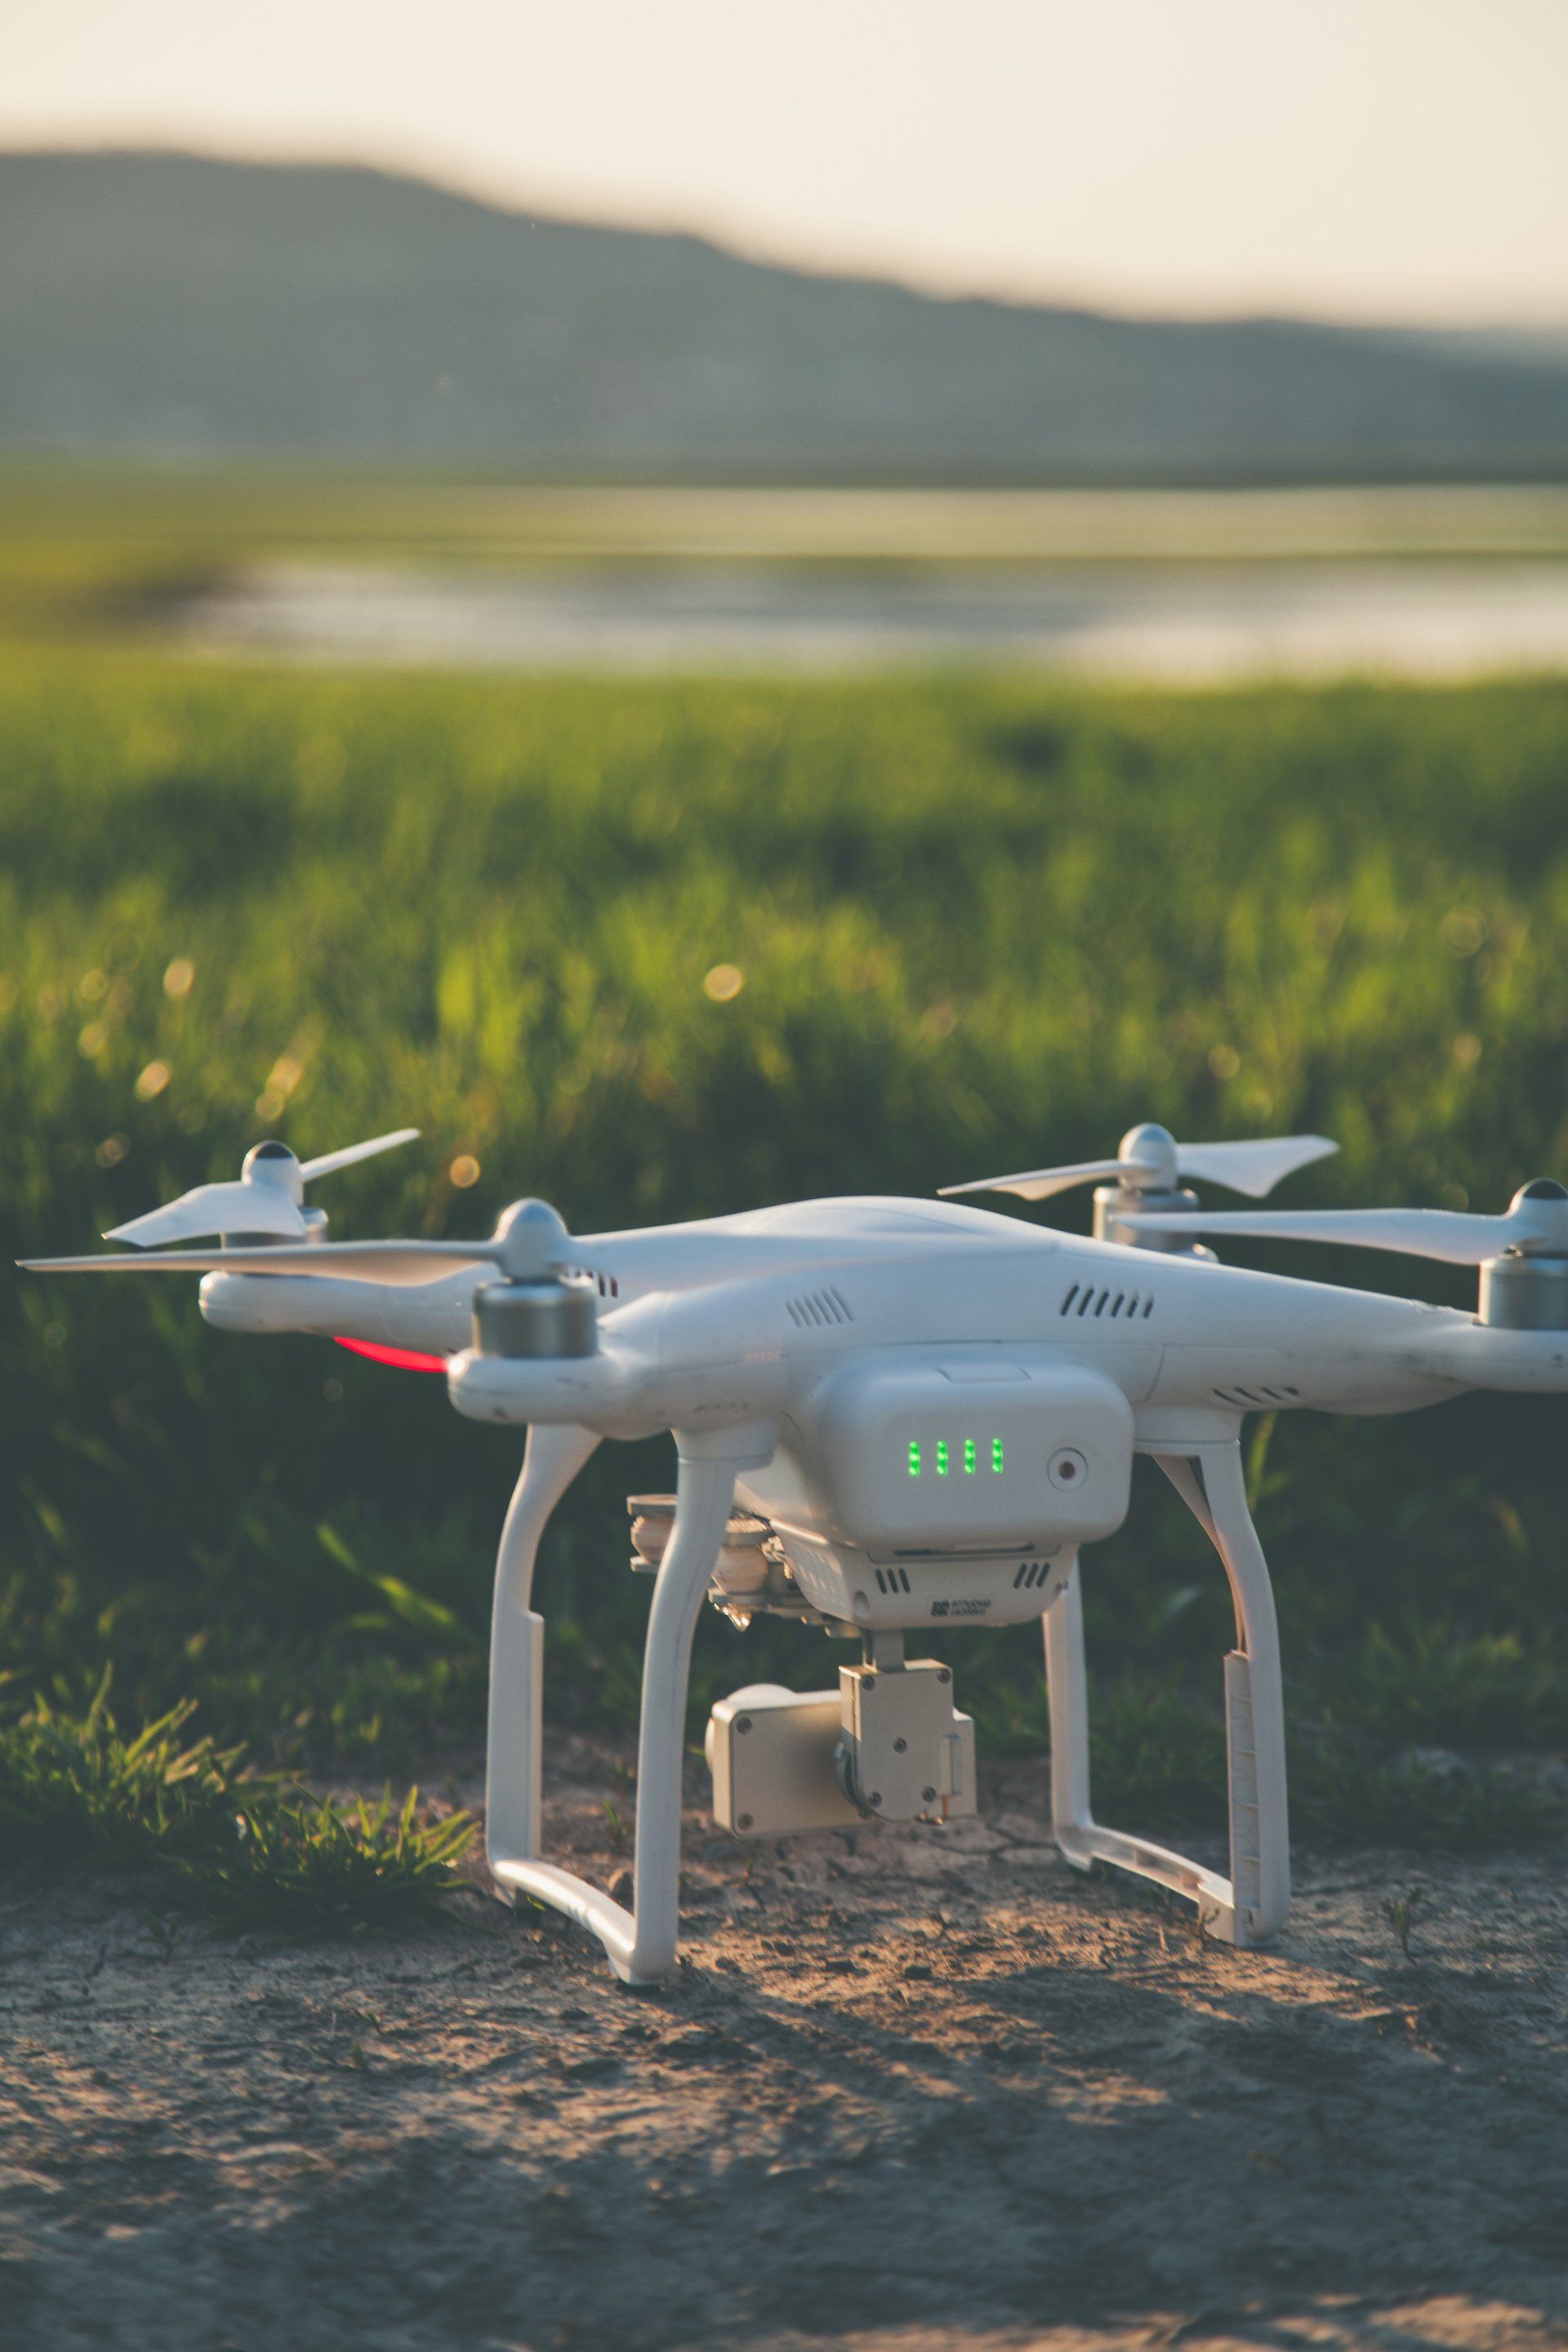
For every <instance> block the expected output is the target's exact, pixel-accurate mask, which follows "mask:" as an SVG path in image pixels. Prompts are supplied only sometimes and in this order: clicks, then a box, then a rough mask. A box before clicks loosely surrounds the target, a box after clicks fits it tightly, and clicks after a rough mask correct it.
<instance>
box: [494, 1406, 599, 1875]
mask: <svg viewBox="0 0 1568 2352" xmlns="http://www.w3.org/2000/svg"><path fill="white" fill-rule="evenodd" d="M598 1443H599V1441H598V1438H597V1437H596V1436H595V1433H594V1432H593V1431H592V1430H589V1429H544V1428H540V1429H531V1430H530V1431H529V1433H528V1444H527V1447H526V1449H525V1451H524V1454H523V1457H522V1475H521V1477H520V1478H519V1480H518V1482H517V1486H516V1489H515V1491H514V1492H513V1495H512V1498H511V1507H510V1510H509V1511H508V1512H507V1515H506V1524H505V1525H504V1527H503V1528H501V1536H500V1551H499V1552H498V1553H497V1554H496V1591H495V1605H494V1609H493V1611H492V1613H491V1618H490V1704H489V1752H488V1755H487V1758H486V1769H485V1847H486V1852H487V1854H488V1857H489V1864H490V1868H491V1870H492V1872H493V1871H494V1870H495V1869H496V1865H497V1864H498V1863H499V1862H501V1861H503V1860H511V1861H514V1862H515V1861H525V1860H527V1859H529V1858H530V1857H531V1856H532V1855H534V1854H536V1853H538V1852H539V1801H540V1792H541V1781H542V1756H543V1738H544V1620H543V1618H542V1617H541V1616H539V1615H538V1614H537V1613H536V1612H535V1611H534V1610H533V1609H532V1608H531V1605H530V1604H531V1600H532V1596H533V1566H534V1562H535V1560H536V1559H538V1557H539V1539H540V1538H541V1537H542V1535H543V1533H544V1529H545V1527H546V1525H547V1524H548V1522H549V1518H550V1514H551V1512H552V1510H553V1509H554V1508H555V1506H556V1504H557V1503H558V1502H559V1501H560V1500H561V1497H562V1496H563V1494H564V1493H565V1492H566V1489H567V1487H568V1486H570V1485H571V1484H572V1481H573V1479H574V1477H575V1476H576V1475H577V1473H578V1471H579V1470H581V1468H582V1467H583V1465H584V1462H586V1460H587V1459H588V1456H589V1455H590V1454H592V1453H593V1451H594V1448H595V1446H596V1445H597V1444H598Z"/></svg>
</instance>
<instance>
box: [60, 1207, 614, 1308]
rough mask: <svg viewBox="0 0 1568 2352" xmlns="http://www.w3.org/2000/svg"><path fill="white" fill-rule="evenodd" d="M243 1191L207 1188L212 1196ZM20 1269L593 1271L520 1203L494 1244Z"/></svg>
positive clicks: (397, 1274)
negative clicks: (478, 1268)
mask: <svg viewBox="0 0 1568 2352" xmlns="http://www.w3.org/2000/svg"><path fill="white" fill-rule="evenodd" d="M239 1189H240V1188H239V1187H238V1186H237V1185H212V1186H208V1187H204V1190H208V1191H212V1192H237V1191H238V1190H239ZM177 1205H178V1204H177V1203H176V1206H177ZM251 1230H252V1231H255V1230H256V1228H255V1227H252V1228H251ZM16 1262H17V1264H18V1265H20V1266H21V1267H23V1268H24V1270H25V1271H26V1272H27V1273H29V1274H264V1275H284V1274H307V1275H339V1276H342V1277H343V1278H344V1279H345V1280H347V1281H349V1282H382V1283H390V1284H392V1285H393V1286H395V1287H397V1288H399V1289H405V1288H412V1287H415V1286H417V1285H418V1284H420V1283H425V1282H438V1281H439V1280H440V1278H441V1276H443V1275H446V1274H452V1273H454V1272H455V1271H456V1270H457V1269H458V1267H459V1266H465V1265H493V1266H495V1267H497V1268H498V1269H499V1271H500V1275H501V1276H502V1279H503V1280H504V1281H507V1282H521V1283H528V1282H541V1281H545V1280H548V1279H549V1278H550V1277H551V1276H558V1275H560V1274H562V1273H563V1272H566V1271H571V1272H574V1273H584V1272H588V1271H590V1270H591V1269H589V1268H586V1267H584V1264H583V1261H582V1257H581V1255H580V1254H579V1245H578V1244H577V1243H576V1242H575V1241H574V1239H573V1237H572V1235H571V1234H569V1233H568V1232H567V1230H566V1227H565V1225H564V1224H563V1222H562V1220H561V1218H560V1217H559V1216H558V1215H557V1214H556V1213H555V1211H554V1210H553V1209H552V1208H551V1207H549V1206H548V1204H547V1203H546V1202H543V1201H514V1202H512V1204H511V1206H510V1209H506V1210H504V1211H503V1212H502V1213H501V1216H500V1221H499V1223H497V1226H496V1229H495V1232H494V1234H492V1235H491V1236H490V1238H489V1240H488V1241H472V1242H407V1241H396V1242H307V1243H304V1244H301V1245H300V1246H299V1247H298V1248H290V1247H289V1244H287V1242H284V1243H279V1244H268V1245H266V1246H265V1247H263V1248H260V1249H223V1248H219V1249H194V1250H155V1251H153V1252H152V1253H151V1254H150V1255H146V1256H141V1255H134V1256H133V1255H130V1254H129V1253H128V1254H127V1255H123V1256H120V1255H108V1256H106V1255H102V1254H101V1253H100V1254H99V1255H95V1256H92V1257H30V1258H29V1257H25V1258H18V1260H17V1261H16Z"/></svg>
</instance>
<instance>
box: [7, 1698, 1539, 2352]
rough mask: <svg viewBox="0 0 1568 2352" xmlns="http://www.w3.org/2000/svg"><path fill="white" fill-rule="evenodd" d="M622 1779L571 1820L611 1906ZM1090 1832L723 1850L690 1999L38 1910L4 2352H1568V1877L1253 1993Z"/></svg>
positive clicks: (1356, 1927) (500, 1941) (540, 1931)
mask: <svg viewBox="0 0 1568 2352" xmlns="http://www.w3.org/2000/svg"><path fill="white" fill-rule="evenodd" d="M615 1764H616V1759H615V1758H614V1757H613V1756H612V1755H611V1753H610V1752H609V1751H608V1750H606V1749H604V1748H591V1747H589V1746H587V1745H586V1744H584V1743H577V1744H568V1746H567V1748H566V1749H565V1752H564V1754H563V1759H562V1761H561V1769H559V1770H558V1774H557V1783H556V1786H557V1794H556V1797H555V1799H554V1801H553V1802H552V1806H551V1809H550V1811H551V1816H552V1819H551V1835H552V1841H553V1843H554V1844H555V1845H556V1846H557V1847H563V1848H566V1849H569V1850H572V1851H574V1853H575V1854H576V1856H577V1858H578V1863H579V1866H580V1867H582V1868H584V1869H585V1870H587V1871H589V1872H590V1873H591V1874H596V1875H599V1876H601V1877H607V1876H608V1875H609V1874H610V1873H611V1872H613V1871H614V1870H615V1869H616V1867H617V1866H618V1865H619V1863H620V1861H621V1857H620V1856H619V1855H617V1854H616V1853H615V1852H613V1851H612V1850H611V1845H610V1830H611V1826H612V1825H611V1823H610V1822H608V1821H607V1819H606V1816H605V1811H604V1809H603V1807H604V1800H605V1797H606V1796H612V1797H614V1798H616V1800H617V1801H618V1802H620V1803H621V1805H622V1807H623V1809H624V1810H627V1811H629V1805H628V1804H627V1802H626V1793H625V1782H624V1780H619V1779H616V1777H615V1776H614V1767H615ZM698 1777H699V1776H696V1775H694V1778H693V1783H692V1796H693V1799H694V1801H695V1800H696V1799H697V1798H698V1794H699V1789H698ZM1044 1798H1045V1788H1044V1767H1043V1766H1041V1765H1037V1764H1026V1765H1017V1766H1005V1767H1003V1768H1000V1769H997V1770H995V1771H994V1772H993V1773H992V1774H991V1775H990V1777H989V1782H988V1787H987V1790H986V1793H985V1800H984V1816H983V1818H982V1819H981V1820H980V1821H978V1822H968V1823H964V1824H962V1825H958V1826H955V1827H954V1828H953V1829H952V1830H950V1831H947V1832H893V1831H889V1830H886V1829H880V1828H877V1829H868V1830H866V1831H864V1832H853V1833H834V1834H825V1835H822V1836H819V1837H814V1838H803V1839H798V1840H795V1841H793V1842H791V1843H788V1844H785V1845H779V1846H774V1845H768V1846H765V1847H762V1848H758V1849H752V1848H749V1847H747V1846H745V1845H743V1844H741V1843H736V1842H733V1841H731V1840H728V1839H721V1838H718V1837H716V1836H715V1835H714V1834H713V1832H712V1831H711V1829H710V1826H709V1825H708V1824H707V1822H706V1821H705V1819H704V1817H703V1816H702V1815H701V1814H700V1812H699V1811H697V1810H696V1809H695V1804H694V1810H693V1812H692V1814H691V1817H690V1819H689V1840H688V1854H689V1872H688V1885H687V1894H686V1928H687V1941H686V1944H685V1958H684V1962H683V1965H682V1967H681V1969H680V1970H679V1976H678V1978H677V1979H676V1980H675V1981H674V1982H673V1983H672V1984H671V1985H670V1986H669V1987H668V1989H667V1990H663V1991H661V1992H658V1993H655V1994H641V1995H637V1994H630V1993H627V1992H626V1991H624V1990H621V1989H620V1988H619V1987H618V1986H616V1984H615V1983H614V1982H613V1980H612V1979H611V1978H610V1975H609V1972H608V1970H607V1969H606V1968H605V1965H604V1962H603V1960H602V1958H601V1957H600V1955H599V1952H598V1948H597V1946H596V1945H595V1944H593V1943H592V1942H590V1941H589V1939H588V1938H586V1937H584V1936H583V1935H582V1934H580V1933H579V1932H578V1931H576V1930H574V1929H573V1928H571V1927H568V1926H567V1925H566V1924H565V1923H564V1922H563V1921H560V1920H558V1919H556V1918H555V1917H554V1916H552V1915H546V1914H543V1913H542V1912H539V1911H536V1910H533V1909H531V1908H529V1909H525V1910H523V1911H521V1912H515V1913H514V1912H510V1911H508V1910H506V1909H504V1908H503V1907H502V1906H500V1905H499V1904H496V1903H493V1902H489V1901H487V1900H484V1899H482V1898H481V1897H480V1896H479V1895H477V1894H476V1895H467V1896H462V1897H459V1898H458V1899H457V1900H456V1901H455V1902H454V1903H453V1905H452V1909H451V1918H450V1921H449V1923H448V1924H447V1925H446V1926H444V1927H437V1928H432V1929H429V1930H425V1931H421V1932H419V1933H418V1934H416V1935H413V1936H410V1937H404V1938H401V1939H397V1940H377V1941H371V1940H366V1941H364V1942H362V1943H358V1944H349V1945H331V1946H319V1947H315V1948H300V1947H286V1946H279V1945H273V1944H269V1943H268V1942H266V1941H264V1940H258V1939H254V1938H252V1939H247V1940H246V1941H242V1942H236V1941H234V1940H232V1939H226V1938H224V1937H216V1936H213V1935H210V1934H209V1933H207V1932H206V1931H205V1930H201V1929H196V1928H193V1927H188V1926H186V1927H172V1926H170V1925H167V1924H165V1923H164V1922H163V1920H162V1919H154V1920H153V1921H152V1922H151V1924H150V1923H149V1917H148V1914H147V1912H146V1909H145V1905H146V1901H147V1894H146V1890H145V1889H137V1888H134V1887H128V1886H126V1885H123V1884H118V1885H107V1884H95V1883H92V1882H90V1881H86V1882H81V1883H79V1884H77V1885H73V1886H72V1887H71V1888H70V1889H69V1890H68V1891H64V1892H62V1891H61V1890H60V1888H59V1887H58V1884H55V1885H45V1884H44V1883H42V1882H26V1883H22V1884H14V1885H11V1886H10V1887H9V1888H7V1889H6V1890H5V1894H4V1895H3V1896H0V2257H3V2259H0V2344H3V2345H4V2346H5V2347H6V2352H14V2348H15V2347H26V2352H31V2348H32V2347H40V2352H42V2347H48V2352H86V2347H95V2352H99V2347H105V2346H113V2347H121V2346H124V2347H138V2352H140V2347H150V2352H152V2348H153V2347H155V2352H187V2347H191V2352H196V2347H199V2348H200V2352H221V2347H237V2352H255V2347H274V2346H277V2347H289V2352H318V2347H320V2352H329V2347H330V2352H342V2347H346V2346H353V2347H374V2352H436V2347H465V2352H467V2348H468V2347H529V2352H557V2348H558V2347H601V2346H603V2347H616V2352H678V2347H732V2346H733V2347H739V2346H745V2347H755V2352H811V2347H821V2346H826V2345H829V2344H831V2345H833V2346H835V2347H841V2352H936V2347H953V2346H963V2347H969V2352H1001V2348H1002V2347H1020V2346H1026V2345H1028V2346H1039V2347H1050V2352H1079V2347H1082V2352H1091V2348H1092V2352H1111V2347H1134V2346H1138V2347H1145V2346H1146V2347H1154V2346H1162V2345H1176V2344H1180V2345H1182V2346H1184V2347H1188V2352H1217V2347H1226V2352H1232V2347H1301V2352H1306V2347H1314V2352H1315V2348H1316V2347H1325V2352H1340V2347H1358V2352H1359V2347H1366V2352H1372V2348H1373V2347H1375V2348H1376V2352H1438V2347H1443V2352H1448V2347H1486V2352H1527V2348H1528V2352H1543V2347H1548V2346H1552V2347H1563V2346H1568V2069H1565V2066H1564V2051H1563V2026H1564V2011H1565V2005H1568V1990H1565V1980H1564V1960H1565V1958H1568V1952H1565V1936H1564V1930H1565V1927H1568V1895H1565V1893H1564V1873H1563V1857H1562V1855H1561V1854H1552V1855H1549V1856H1547V1857H1546V1858H1544V1859H1543V1860H1539V1861H1531V1862H1522V1861H1521V1860H1519V1859H1518V1858H1517V1857H1508V1858H1506V1859H1503V1860H1500V1861H1496V1862H1489V1863H1480V1864H1464V1865H1462V1866H1458V1865H1455V1866H1448V1865H1444V1866H1439V1867H1434V1866H1433V1865H1431V1864H1426V1865H1423V1866H1419V1867H1418V1866H1416V1865H1415V1864H1411V1863H1410V1862H1409V1861H1408V1859H1405V1858H1401V1857H1400V1856H1398V1855H1380V1856H1358V1857H1356V1858H1354V1859H1353V1860H1350V1861H1347V1860H1345V1859H1343V1858H1338V1859H1336V1860H1334V1861H1333V1862H1331V1863H1329V1862H1320V1863H1319V1864H1316V1865H1313V1864H1311V1863H1310V1860H1309V1861H1307V1862H1306V1863H1304V1864H1302V1866H1301V1867H1300V1872H1299V1904H1298V1909H1297V1912H1296V1916H1295V1919H1294V1922H1293V1924H1292V1927H1291V1929H1290V1931H1289V1937H1288V1939H1287V1941H1286V1942H1285V1943H1284V1944H1283V1945H1282V1946H1281V1947H1280V1948H1279V1949H1278V1950H1277V1951H1275V1952H1273V1953H1265V1954H1241V1953H1236V1952H1232V1951H1229V1950H1226V1949H1224V1948H1220V1947H1217V1946H1215V1945H1212V1944H1208V1943H1205V1942H1203V1941H1201V1940H1199V1939H1198V1938H1197V1937H1195V1936H1194V1933H1193V1932H1192V1929H1191V1927H1190V1926H1189V1925H1188V1920H1187V1915H1186V1914H1185V1912H1184V1911H1183V1910H1180V1909H1174V1908H1173V1909H1169V1910H1167V1908H1166V1906H1164V1905H1163V1902H1162V1901H1161V1900H1160V1899H1159V1898H1158V1897H1156V1896H1153V1895H1148V1894H1145V1893H1144V1892H1142V1890H1139V1889H1137V1888H1133V1887H1128V1886H1126V1885H1118V1884H1117V1883H1116V1882H1115V1881H1113V1880H1109V1879H1096V1880H1092V1881H1090V1880H1084V1879H1081V1878H1079V1877H1078V1876H1077V1875H1075V1874H1073V1873H1072V1872H1070V1871H1069V1870H1068V1869H1067V1867H1066V1866H1065V1865H1064V1864H1062V1863H1061V1862H1060V1860H1059V1859H1058V1856H1057V1854H1056V1853H1055V1851H1054V1849H1053V1848H1052V1847H1051V1846H1050V1845H1049V1844H1048V1843H1047V1838H1046V1835H1045V1832H1044V1829H1043V1826H1042V1823H1043V1819H1044ZM1417 1881H1425V1882H1426V1885H1427V1888H1428V1892H1427V1893H1426V1897H1425V1899H1424V1900H1423V1901H1421V1902H1419V1903H1418V1904H1417V1905H1416V1906H1415V1913H1414V1919H1413V1924H1412V1925H1411V1927H1410V1929H1409V1936H1410V1946H1411V1957H1410V1958H1408V1959H1407V1958H1405V1955H1404V1953H1403V1952H1402V1950H1401V1948H1400V1945H1399V1942H1398V1940H1397V1937H1396V1936H1395V1934H1394V1929H1393V1928H1392V1927H1391V1926H1390V1924H1389V1920H1388V1918H1387V1916H1385V1913H1384V1904H1385V1903H1386V1902H1387V1901H1388V1900H1389V1899H1390V1898H1393V1897H1397V1896H1398V1895H1401V1894H1403V1893H1404V1892H1405V1890H1406V1889H1407V1888H1408V1887H1409V1886H1410V1885H1412V1883H1414V1882H1417Z"/></svg>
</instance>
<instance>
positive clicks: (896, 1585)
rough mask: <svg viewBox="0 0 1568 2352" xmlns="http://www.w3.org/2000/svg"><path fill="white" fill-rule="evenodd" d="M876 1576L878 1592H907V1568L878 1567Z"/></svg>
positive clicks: (908, 1574)
mask: <svg viewBox="0 0 1568 2352" xmlns="http://www.w3.org/2000/svg"><path fill="white" fill-rule="evenodd" d="M876 1577H877V1590H878V1591H879V1592H907V1591H909V1589H910V1572H909V1570H908V1569H907V1568H887V1569H882V1568H879V1569H878V1570H876Z"/></svg>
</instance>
